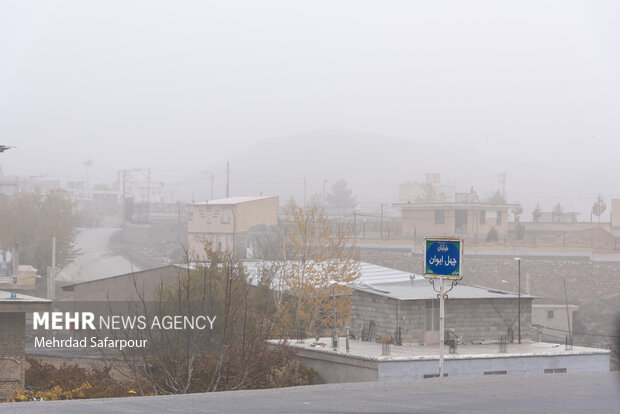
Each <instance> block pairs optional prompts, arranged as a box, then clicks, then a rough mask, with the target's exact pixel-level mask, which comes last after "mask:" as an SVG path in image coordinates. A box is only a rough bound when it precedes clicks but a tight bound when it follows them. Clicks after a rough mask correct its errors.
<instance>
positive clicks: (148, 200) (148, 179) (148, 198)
mask: <svg viewBox="0 0 620 414" xmlns="http://www.w3.org/2000/svg"><path fill="white" fill-rule="evenodd" d="M147 173H148V174H147V176H146V224H149V208H150V207H151V167H149V168H148V170H147Z"/></svg>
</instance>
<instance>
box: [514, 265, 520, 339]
mask: <svg viewBox="0 0 620 414" xmlns="http://www.w3.org/2000/svg"><path fill="white" fill-rule="evenodd" d="M515 260H516V261H517V263H519V279H518V284H519V299H518V301H517V306H518V307H519V310H518V312H517V315H518V316H517V318H518V324H517V329H518V330H519V335H518V338H519V343H521V258H520V257H515Z"/></svg>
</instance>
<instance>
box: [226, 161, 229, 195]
mask: <svg viewBox="0 0 620 414" xmlns="http://www.w3.org/2000/svg"><path fill="white" fill-rule="evenodd" d="M228 197H230V162H226V198H228Z"/></svg>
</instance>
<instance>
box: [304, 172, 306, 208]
mask: <svg viewBox="0 0 620 414" xmlns="http://www.w3.org/2000/svg"><path fill="white" fill-rule="evenodd" d="M304 208H306V177H304Z"/></svg>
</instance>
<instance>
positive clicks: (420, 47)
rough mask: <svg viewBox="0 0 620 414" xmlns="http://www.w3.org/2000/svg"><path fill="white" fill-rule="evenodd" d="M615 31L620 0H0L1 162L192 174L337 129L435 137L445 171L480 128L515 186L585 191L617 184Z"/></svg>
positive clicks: (60, 174)
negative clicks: (279, 140) (446, 159)
mask: <svg viewBox="0 0 620 414" xmlns="http://www.w3.org/2000/svg"><path fill="white" fill-rule="evenodd" d="M619 46H620V6H619V5H618V3H617V2H613V1H608V2H606V1H581V2H574V1H573V2H569V1H532V2H526V1H521V2H514V3H511V4H507V2H494V1H488V2H487V1H477V2H476V1H467V2H463V1H453V2H450V1H443V2H430V1H420V2H413V1H402V2H400V1H357V0H351V1H280V2H276V1H247V2H239V1H221V2H207V1H183V2H178V1H41V2H32V1H7V0H2V1H0V144H4V145H15V146H17V147H18V148H16V149H12V150H10V151H8V152H5V153H4V154H0V165H1V166H2V168H3V170H4V173H5V174H12V175H38V174H45V175H47V176H48V178H58V179H61V180H63V181H65V180H69V179H84V177H85V174H86V172H85V167H84V165H83V162H84V161H85V160H87V159H92V160H94V165H93V167H92V168H91V169H90V176H91V183H92V182H97V181H106V182H110V181H112V180H113V179H114V178H115V174H116V171H117V170H118V169H120V168H135V167H146V166H150V167H151V168H152V169H153V179H155V180H166V181H168V182H188V181H192V180H197V179H203V177H202V176H201V172H200V171H203V170H206V169H208V168H209V166H210V165H212V164H213V163H221V162H222V161H223V160H226V159H227V158H228V157H231V156H233V155H234V154H236V153H237V152H239V151H241V150H244V149H246V148H247V147H250V146H251V145H253V144H255V143H256V142H259V141H261V140H263V139H266V138H272V137H286V136H289V135H293V134H297V133H303V132H306V131H313V130H342V131H353V132H360V133H376V134H383V135H388V136H393V137H397V138H402V139H406V140H415V141H420V142H424V143H429V144H432V145H435V146H436V147H437V154H436V155H437V159H436V160H434V161H435V162H436V163H437V166H438V167H437V170H438V171H435V172H442V168H441V162H442V153H444V152H450V151H456V152H458V151H459V150H460V149H461V148H466V149H468V150H471V151H473V152H475V153H477V154H480V156H481V157H483V158H484V159H488V158H494V159H497V160H498V161H499V162H498V164H499V165H500V166H501V165H503V166H505V168H504V171H496V173H500V172H506V173H507V174H509V176H508V183H507V184H508V185H509V187H508V188H509V190H510V194H511V198H512V199H520V198H524V197H530V198H532V196H536V195H540V197H549V202H548V204H547V205H545V207H547V209H550V208H551V205H552V204H555V202H557V201H561V202H562V203H563V204H565V205H567V206H568V207H569V208H571V206H572V205H574V206H575V207H573V208H580V209H582V210H583V209H586V210H587V208H588V206H589V205H591V202H592V198H593V197H594V196H595V195H596V194H598V193H599V192H600V193H602V194H603V195H604V196H605V197H620V188H619V186H618V184H617V179H616V177H619V176H620V168H619V166H618V154H620V151H619V149H620V121H619V116H618V115H619V114H620V104H619V99H618V95H619V92H620V84H619V75H618V74H619V73H620V47H619ZM358 151H364V149H358ZM485 157H486V158H485ZM412 162H415V159H412ZM476 167H477V165H476V162H475V160H474V161H473V162H472V161H471V160H468V162H466V163H465V162H464V165H463V169H464V170H466V171H467V172H468V173H470V177H471V178H470V179H469V180H470V181H471V180H474V179H477V178H478V179H481V176H480V174H478V176H476V174H475V171H476ZM450 171H453V170H452V169H451V170H450ZM423 172H427V171H421V172H420V174H419V175H418V176H416V177H411V178H410V180H414V181H415V180H422V179H423V175H422V173H423ZM428 172H430V171H428ZM484 174H485V177H486V179H487V181H494V182H497V180H496V177H495V176H493V177H490V178H489V177H488V173H487V172H485V173H484ZM533 177H535V178H533ZM329 178H330V179H336V178H339V177H329ZM344 178H348V179H349V180H354V177H344ZM321 179H322V178H320V177H315V181H317V182H320V180H321ZM446 179H448V180H452V181H453V182H455V181H457V180H458V179H459V177H458V174H452V175H450V174H448V175H447V176H446ZM455 183H456V182H455ZM398 184H399V182H394V183H393V186H394V188H397V186H398ZM456 184H460V183H456ZM463 185H465V183H463ZM472 185H476V182H472ZM354 191H355V188H354ZM551 198H553V200H551ZM388 201H394V202H395V201H397V200H388ZM541 202H542V203H541V204H545V203H546V202H545V201H544V200H543V199H541ZM584 205H585V207H584ZM582 214H585V212H584V213H582ZM583 218H584V217H582V219H583Z"/></svg>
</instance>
